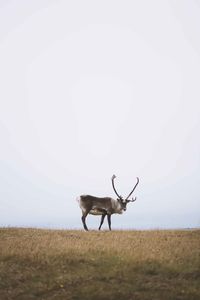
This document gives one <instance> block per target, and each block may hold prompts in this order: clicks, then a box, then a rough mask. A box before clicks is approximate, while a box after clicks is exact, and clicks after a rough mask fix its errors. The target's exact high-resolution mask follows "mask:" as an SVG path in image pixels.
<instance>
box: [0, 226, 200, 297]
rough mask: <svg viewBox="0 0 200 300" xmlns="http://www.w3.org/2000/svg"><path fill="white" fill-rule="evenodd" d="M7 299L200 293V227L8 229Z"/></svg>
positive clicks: (1, 267)
mask: <svg viewBox="0 0 200 300" xmlns="http://www.w3.org/2000/svg"><path fill="white" fill-rule="evenodd" d="M0 299H2V300H4V299H9V300H10V299H16V300H17V299H19V300H23V299H24V300H25V299H26V300H28V299H77V300H78V299H105V300H107V299H108V300H109V299H117V300H119V299H136V300H137V299H148V300H149V299H162V300H164V299H188V300H192V299H200V230H190V231H176V230H175V231H173V230H171V231H159V230H158V231H112V232H108V231H102V232H98V231H89V232H84V231H75V230H41V229H16V228H8V229H6V228H3V229H0Z"/></svg>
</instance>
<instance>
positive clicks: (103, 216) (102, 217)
mask: <svg viewBox="0 0 200 300" xmlns="http://www.w3.org/2000/svg"><path fill="white" fill-rule="evenodd" d="M105 216H106V213H104V214H103V215H102V216H101V223H100V225H99V230H101V226H102V224H103V221H104V218H105Z"/></svg>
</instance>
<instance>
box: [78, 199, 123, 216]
mask: <svg viewBox="0 0 200 300" xmlns="http://www.w3.org/2000/svg"><path fill="white" fill-rule="evenodd" d="M77 201H78V202H79V206H80V208H81V210H82V212H83V213H85V212H86V211H88V210H89V212H88V213H89V214H90V215H103V214H104V213H105V212H106V214H109V215H112V214H122V213H123V208H122V207H121V205H120V203H119V202H118V201H117V200H115V199H113V198H110V197H104V198H100V197H95V196H90V195H81V196H80V197H78V198H77Z"/></svg>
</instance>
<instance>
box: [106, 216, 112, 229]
mask: <svg viewBox="0 0 200 300" xmlns="http://www.w3.org/2000/svg"><path fill="white" fill-rule="evenodd" d="M107 218H108V226H109V229H110V230H111V215H107Z"/></svg>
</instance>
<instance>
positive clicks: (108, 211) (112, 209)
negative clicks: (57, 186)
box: [77, 175, 139, 231]
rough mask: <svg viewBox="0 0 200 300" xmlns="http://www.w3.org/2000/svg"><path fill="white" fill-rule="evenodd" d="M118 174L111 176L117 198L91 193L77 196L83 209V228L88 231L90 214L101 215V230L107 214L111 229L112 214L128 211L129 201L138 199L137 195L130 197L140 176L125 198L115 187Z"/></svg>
mask: <svg viewBox="0 0 200 300" xmlns="http://www.w3.org/2000/svg"><path fill="white" fill-rule="evenodd" d="M115 178H116V176H115V175H113V176H112V178H111V181H112V187H113V190H114V192H115V194H116V195H117V199H113V198H111V197H103V198H101V197H95V196H91V195H81V196H79V197H77V201H78V203H79V206H80V208H81V210H82V217H81V220H82V223H83V228H84V229H85V230H86V231H88V227H87V225H86V217H87V215H88V214H91V215H101V222H100V225H99V228H98V229H99V230H101V226H102V225H103V222H104V219H105V217H106V216H107V220H108V226H109V230H111V215H112V214H122V213H123V212H124V211H126V206H127V204H128V203H129V202H134V201H136V199H137V198H136V197H135V198H132V199H131V200H130V199H129V198H130V196H131V195H132V194H133V192H134V190H135V189H136V187H137V185H138V183H139V178H138V177H137V182H136V184H135V186H134V187H133V189H132V190H131V192H130V193H129V194H128V196H127V197H126V198H125V199H124V198H123V197H122V196H120V195H119V194H118V192H117V190H116V188H115V183H114V180H115Z"/></svg>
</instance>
